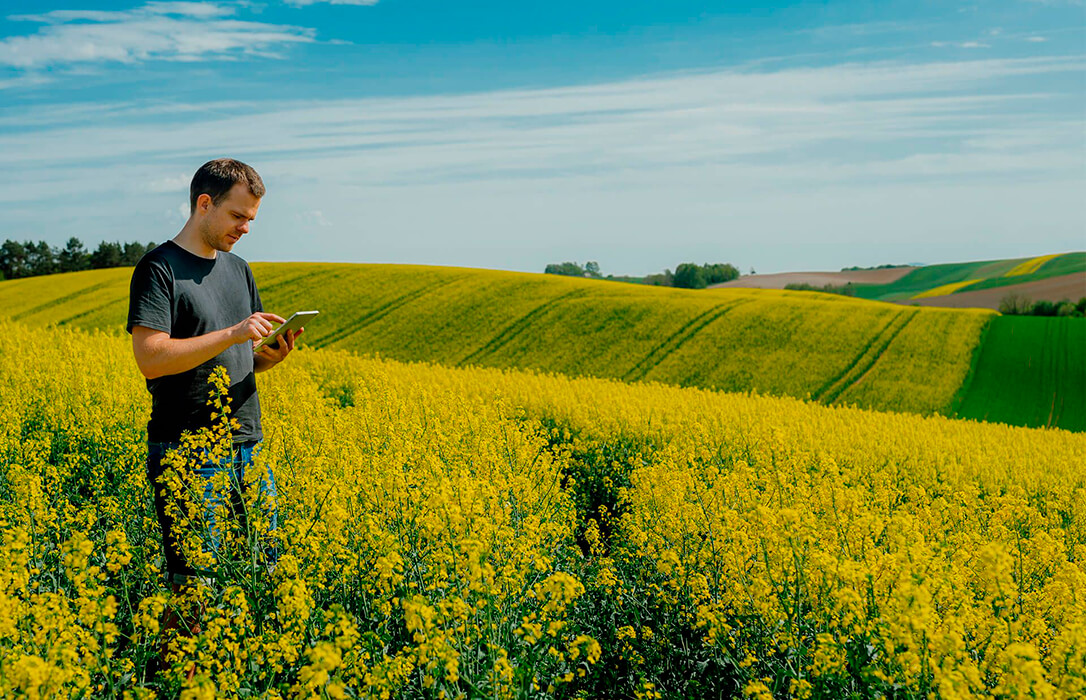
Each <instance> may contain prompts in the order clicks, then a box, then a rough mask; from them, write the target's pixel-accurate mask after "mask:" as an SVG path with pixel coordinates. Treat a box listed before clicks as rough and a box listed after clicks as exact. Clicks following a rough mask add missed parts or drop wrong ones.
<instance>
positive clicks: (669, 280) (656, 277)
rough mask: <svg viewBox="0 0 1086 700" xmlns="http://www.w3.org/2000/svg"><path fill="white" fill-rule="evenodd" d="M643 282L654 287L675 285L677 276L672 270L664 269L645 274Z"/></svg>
mask: <svg viewBox="0 0 1086 700" xmlns="http://www.w3.org/2000/svg"><path fill="white" fill-rule="evenodd" d="M643 282H644V284H649V285H652V286H654V287H673V286H675V276H674V275H673V274H671V270H664V271H663V272H656V273H653V274H651V275H645V277H644V278H643Z"/></svg>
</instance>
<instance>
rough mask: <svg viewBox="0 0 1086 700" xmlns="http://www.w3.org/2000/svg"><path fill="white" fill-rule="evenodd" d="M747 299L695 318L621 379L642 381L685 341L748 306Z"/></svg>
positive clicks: (650, 352) (712, 309)
mask: <svg viewBox="0 0 1086 700" xmlns="http://www.w3.org/2000/svg"><path fill="white" fill-rule="evenodd" d="M749 303H750V300H749V299H740V300H737V301H734V302H731V303H727V304H720V305H718V306H714V307H713V308H711V309H709V310H708V311H706V312H705V313H702V314H700V315H698V316H695V317H694V318H693V319H692V320H691V321H690V322H689V323H688V324H686V325H685V326H683V327H682V328H680V329H679V330H678V331H676V332H675V333H673V334H672V335H671V336H670V337H669V338H667V339H666V340H665V341H664V342H662V343H660V344H659V345H657V346H656V347H654V348H653V349H652V350H650V351H649V353H648V354H647V355H645V357H643V358H642V359H641V360H640V361H638V363H637V364H635V365H634V366H633V367H632V368H630V370H629V371H628V372H627V373H626V376H625V377H623V379H624V380H625V381H639V380H642V379H644V378H645V377H646V376H647V375H648V373H649V372H651V371H652V369H653V368H654V367H656V366H657V365H659V364H660V363H661V362H663V361H664V359H665V358H666V357H667V356H668V355H670V354H671V353H673V352H675V351H676V350H678V349H679V348H681V347H682V346H683V345H684V344H685V343H686V341H688V340H690V338H692V337H693V336H694V335H696V334H697V333H698V332H700V331H701V330H702V329H703V328H705V327H706V326H708V325H709V324H710V323H713V322H714V321H716V320H717V319H719V318H720V317H722V316H723V315H724V314H726V313H728V312H729V311H731V310H732V309H734V308H736V307H738V306H742V305H743V304H749Z"/></svg>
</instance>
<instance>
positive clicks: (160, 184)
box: [146, 174, 192, 193]
mask: <svg viewBox="0 0 1086 700" xmlns="http://www.w3.org/2000/svg"><path fill="white" fill-rule="evenodd" d="M191 181H192V175H185V174H180V175H169V176H166V177H160V178H156V179H154V180H149V181H148V182H147V184H146V190H147V191H148V192H156V193H160V192H188V191H189V183H190V182H191Z"/></svg>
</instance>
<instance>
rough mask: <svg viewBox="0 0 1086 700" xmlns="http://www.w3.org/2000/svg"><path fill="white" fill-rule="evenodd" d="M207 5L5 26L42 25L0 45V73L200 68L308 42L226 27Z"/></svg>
mask: <svg viewBox="0 0 1086 700" xmlns="http://www.w3.org/2000/svg"><path fill="white" fill-rule="evenodd" d="M233 14H234V8H233V7H230V6H227V5H221V4H218V3H210V2H149V3H147V4H145V5H143V6H141V7H138V8H135V9H132V10H122V11H98V10H54V11H52V12H46V13H41V14H24V15H14V16H12V17H10V18H9V19H12V20H16V21H24V22H33V23H36V24H40V25H42V26H41V27H39V28H38V31H37V32H36V33H34V34H30V35H26V36H10V37H7V38H4V39H0V66H9V67H12V68H16V69H38V68H47V67H52V66H64V65H72V64H87V63H103V62H117V63H136V62H140V61H150V60H172V61H201V60H206V59H211V58H219V57H222V56H224V55H230V54H233V53H243V54H267V52H269V51H272V50H274V49H276V48H278V47H282V46H287V45H291V44H299V43H310V42H313V41H315V39H314V31H313V30H312V29H309V28H305V27H295V26H290V25H277V24H267V23H262V22H250V21H242V20H237V19H233V18H232V15H233Z"/></svg>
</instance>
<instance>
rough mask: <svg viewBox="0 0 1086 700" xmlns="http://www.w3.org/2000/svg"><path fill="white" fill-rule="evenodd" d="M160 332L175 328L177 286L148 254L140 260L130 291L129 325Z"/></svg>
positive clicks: (128, 327) (167, 331) (130, 328)
mask: <svg viewBox="0 0 1086 700" xmlns="http://www.w3.org/2000/svg"><path fill="white" fill-rule="evenodd" d="M133 326H144V327H145V328H150V329H152V330H156V331H163V332H165V333H171V332H172V331H173V285H172V284H171V283H170V278H169V274H168V273H167V272H166V270H165V268H164V267H163V266H162V265H161V264H160V263H157V262H155V261H153V260H151V259H149V258H148V257H147V256H144V257H143V258H141V259H140V261H139V262H138V263H136V269H134V270H133V271H132V283H131V286H130V288H129V293H128V324H127V326H126V330H127V331H128V332H129V333H131V332H132V327H133Z"/></svg>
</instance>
